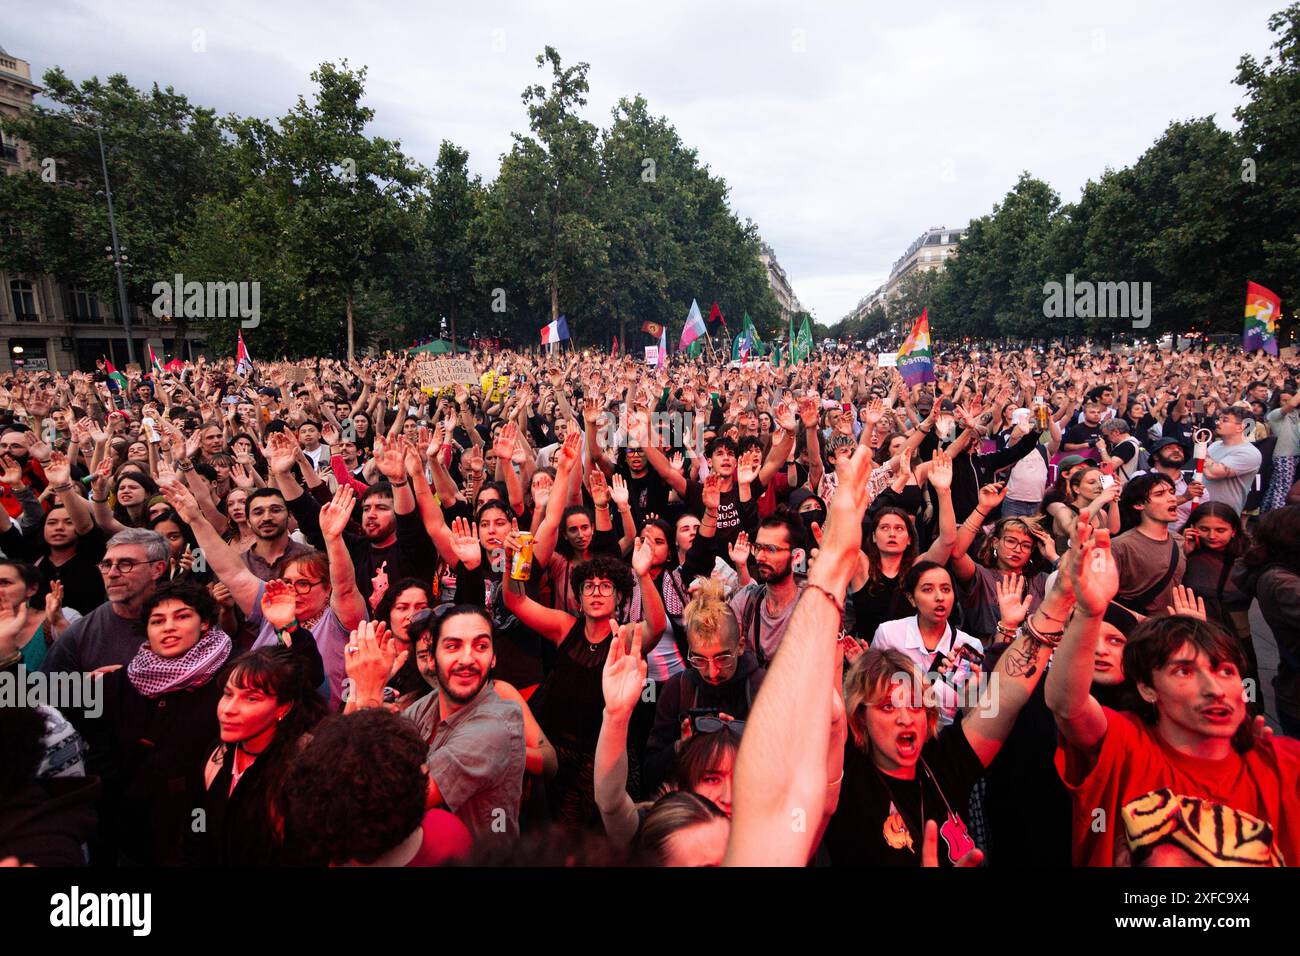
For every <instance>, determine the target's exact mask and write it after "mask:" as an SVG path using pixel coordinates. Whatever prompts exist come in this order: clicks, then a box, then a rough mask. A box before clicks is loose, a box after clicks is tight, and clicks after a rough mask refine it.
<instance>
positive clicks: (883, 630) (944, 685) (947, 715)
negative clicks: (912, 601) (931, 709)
mask: <svg viewBox="0 0 1300 956" xmlns="http://www.w3.org/2000/svg"><path fill="white" fill-rule="evenodd" d="M962 645H967V646H969V647H970V648H971V649H973V650H974V651H976V652H977V653H979V654H980V655H983V653H984V645H983V644H981V643H980V641H979V639H978V638H974V637H971V636H970V635H969V634H967V633H966V632H965V631H959V630H957V629H956V628H955V627H953V626H952V624H949V625H948V627H947V629H946V630H945V631H944V635H943V637H942V638H941V639H940V641H939V643H938V645H937V646H936V647H935V649H934V650H933V651H932V650H929V649H928V648H927V647H926V646H925V642H924V641H922V640H921V629H920V627H919V626H918V624H917V617H916V615H912V616H911V617H902V618H899V619H898V620H895V621H884V622H882V623H881V624H880V626H879V627H877V628H876V633H875V636H873V637H872V638H871V649H872V650H873V651H874V650H882V651H901V652H902V653H904V654H906V655H907V656H908V657H909V658H911V659H912V661H913V662H914V663H915V664H916V666H917V667H918V668H920V670H921V673H922V674H929V673H931V668H932V666H933V665H934V663H937V655H939V654H942V655H943V656H944V657H946V658H949V659H951V658H952V656H953V652H954V651H955V650H956V649H957V648H959V647H961V646H962ZM934 688H935V691H936V696H937V697H938V700H939V722H940V723H941V724H942V725H944V726H947V725H948V724H951V723H952V722H953V718H954V717H956V715H957V707H958V703H959V702H958V700H957V692H956V691H955V690H954V689H953V687H952V685H951V684H949V683H948V682H947V681H945V680H943V679H936V680H935V681H934Z"/></svg>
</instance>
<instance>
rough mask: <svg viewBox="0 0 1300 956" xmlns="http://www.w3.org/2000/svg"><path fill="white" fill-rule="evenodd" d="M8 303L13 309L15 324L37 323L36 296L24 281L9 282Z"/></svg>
mask: <svg viewBox="0 0 1300 956" xmlns="http://www.w3.org/2000/svg"><path fill="white" fill-rule="evenodd" d="M9 301H10V302H11V303H12V304H13V307H14V321H15V322H39V321H40V316H39V315H37V314H36V294H35V293H34V292H33V291H32V284H31V283H30V282H28V281H27V280H26V279H10V280H9Z"/></svg>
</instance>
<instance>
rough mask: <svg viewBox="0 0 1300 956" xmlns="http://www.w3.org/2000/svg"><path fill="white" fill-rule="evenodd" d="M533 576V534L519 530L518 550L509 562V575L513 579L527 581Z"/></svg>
mask: <svg viewBox="0 0 1300 956" xmlns="http://www.w3.org/2000/svg"><path fill="white" fill-rule="evenodd" d="M532 576H533V536H532V534H531V533H529V532H527V531H521V532H519V550H518V551H516V552H515V556H514V560H513V561H511V562H510V577H511V578H512V579H513V580H515V581H527V580H528V579H529V578H530V577H532Z"/></svg>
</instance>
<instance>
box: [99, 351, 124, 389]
mask: <svg viewBox="0 0 1300 956" xmlns="http://www.w3.org/2000/svg"><path fill="white" fill-rule="evenodd" d="M104 366H105V368H107V369H108V387H109V388H111V389H113V390H114V391H117V392H125V391H126V376H125V375H123V374H122V373H121V372H119V371H118V370H117V369H115V368H114V367H113V363H112V362H111V361H109V360H108V359H105V360H104Z"/></svg>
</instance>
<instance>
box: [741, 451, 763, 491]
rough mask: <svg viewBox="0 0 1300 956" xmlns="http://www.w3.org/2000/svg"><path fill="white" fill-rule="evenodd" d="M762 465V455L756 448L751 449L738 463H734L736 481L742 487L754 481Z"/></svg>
mask: <svg viewBox="0 0 1300 956" xmlns="http://www.w3.org/2000/svg"><path fill="white" fill-rule="evenodd" d="M762 465H763V453H762V452H760V451H759V450H758V449H757V448H751V449H750V450H749V451H747V452H745V453H744V454H743V455H741V456H740V461H738V462H736V481H738V482H739V483H740V484H742V485H748V484H750V483H751V482H753V481H755V480H756V479H757V478H758V471H759V469H760V468H761V467H762Z"/></svg>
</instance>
